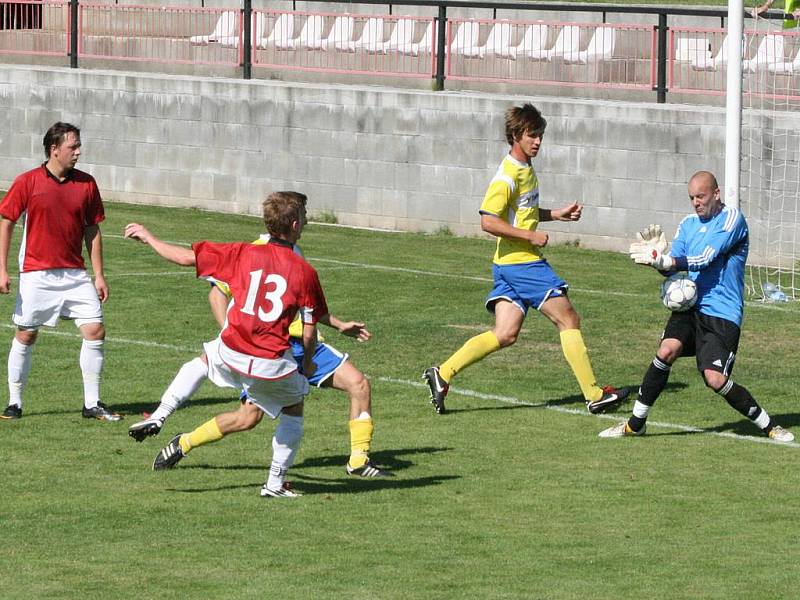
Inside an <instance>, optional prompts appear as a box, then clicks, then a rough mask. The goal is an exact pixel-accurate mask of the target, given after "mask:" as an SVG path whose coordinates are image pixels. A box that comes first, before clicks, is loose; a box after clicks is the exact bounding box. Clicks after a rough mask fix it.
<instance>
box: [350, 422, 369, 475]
mask: <svg viewBox="0 0 800 600" xmlns="http://www.w3.org/2000/svg"><path fill="white" fill-rule="evenodd" d="M347 425H348V426H349V427H350V460H349V461H348V463H349V464H350V466H351V467H352V468H353V469H357V468H358V467H360V466H363V465H364V464H366V462H367V460H368V459H369V445H370V443H372V431H373V430H374V428H375V427H374V425H373V423H372V418H368V419H353V420H352V421H349V422H348V423H347Z"/></svg>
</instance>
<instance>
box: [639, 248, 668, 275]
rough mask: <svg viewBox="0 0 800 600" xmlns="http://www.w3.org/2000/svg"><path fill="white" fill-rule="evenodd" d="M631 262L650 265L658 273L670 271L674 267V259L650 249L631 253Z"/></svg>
mask: <svg viewBox="0 0 800 600" xmlns="http://www.w3.org/2000/svg"><path fill="white" fill-rule="evenodd" d="M630 255H631V260H633V262H635V263H636V264H638V265H650V266H651V267H655V268H656V269H658V270H659V271H671V270H672V269H673V268H674V267H675V259H674V258H672V257H671V256H670V255H669V254H663V253H661V252H659V251H658V250H656V249H655V248H651V249H649V250H643V251H632V252H631V253H630Z"/></svg>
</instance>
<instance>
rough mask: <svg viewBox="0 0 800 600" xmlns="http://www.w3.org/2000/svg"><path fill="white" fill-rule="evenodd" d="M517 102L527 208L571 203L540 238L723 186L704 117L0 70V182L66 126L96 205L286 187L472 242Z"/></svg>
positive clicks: (677, 110) (630, 224)
mask: <svg viewBox="0 0 800 600" xmlns="http://www.w3.org/2000/svg"><path fill="white" fill-rule="evenodd" d="M524 101H533V102H534V103H535V104H536V105H537V106H538V107H539V108H540V109H541V110H542V112H543V113H544V115H545V116H546V118H547V120H548V130H547V134H546V137H545V142H544V145H543V150H542V152H541V154H540V156H539V157H538V158H537V159H536V160H535V166H536V169H537V172H538V175H539V179H540V182H541V189H542V199H543V206H545V207H557V206H561V205H563V204H565V203H567V202H571V201H573V200H577V201H579V202H582V203H584V204H585V206H586V208H585V211H584V218H583V219H582V221H581V222H579V223H576V224H569V225H567V224H560V223H551V224H548V225H547V229H548V230H549V231H553V232H555V233H554V239H555V241H574V240H579V241H580V243H581V244H582V245H585V246H589V247H596V248H610V249H622V248H625V247H627V243H628V242H627V240H628V238H630V237H631V235H632V232H634V231H636V230H637V229H639V228H641V227H642V226H644V225H646V224H647V223H650V222H660V223H662V224H663V225H664V226H665V227H666V228H667V229H668V230H670V231H671V230H674V226H675V225H676V224H677V223H678V221H679V220H680V219H681V218H682V217H683V216H684V215H685V214H686V213H687V212H688V211H689V208H690V207H689V203H688V200H687V197H686V180H687V178H688V177H689V176H690V175H691V173H693V172H694V171H695V170H697V169H701V168H702V169H710V170H712V171H715V172H716V173H717V174H718V175H719V177H720V179H722V176H723V172H722V171H723V165H724V157H723V153H724V150H723V148H724V112H723V110H721V109H719V108H714V107H689V106H676V105H652V104H635V103H625V102H612V101H598V100H572V99H564V98H553V97H547V98H543V97H542V98H531V97H521V96H505V95H504V96H500V95H491V94H483V93H465V92H441V93H433V92H423V91H414V90H406V89H402V90H401V89H391V88H378V87H355V86H336V85H330V84H328V85H322V84H319V85H318V84H289V83H284V82H270V81H261V80H259V81H255V80H251V81H244V80H240V79H212V78H197V77H183V76H168V75H156V74H140V73H130V72H127V73H126V72H118V71H95V70H92V71H87V70H70V69H65V68H47V67H31V66H16V65H2V66H0V115H1V116H0V187H7V186H8V185H9V184H10V183H11V181H12V179H13V178H14V177H15V176H16V175H17V174H19V173H20V172H22V171H24V170H26V169H29V168H31V167H33V166H35V165H36V164H38V163H39V162H41V161H42V159H43V158H42V157H43V154H42V147H41V139H42V136H43V134H44V131H45V130H46V129H47V127H49V126H50V125H51V124H52V123H53V122H55V121H57V120H65V121H70V122H74V123H75V124H77V125H79V126H80V127H81V128H82V130H83V142H84V152H83V157H82V159H81V163H80V165H81V166H82V168H83V169H85V170H86V171H88V172H90V173H92V174H93V175H94V176H95V177H96V178H97V180H98V183H99V185H100V189H101V191H102V193H103V195H104V197H105V198H107V199H109V200H119V201H125V202H136V203H147V204H158V205H169V206H191V207H200V208H206V209H211V210H218V211H229V212H238V213H247V214H258V213H259V212H260V202H261V200H262V199H263V197H264V196H265V195H266V194H267V193H268V192H269V191H272V190H276V189H298V190H300V191H303V192H305V193H307V194H308V195H309V197H310V209H311V213H312V214H313V213H320V212H323V211H325V212H333V213H334V214H335V215H336V216H337V218H338V220H339V222H340V223H343V224H350V225H359V226H371V227H382V228H390V229H397V230H410V231H435V230H437V229H439V228H441V227H445V226H446V227H448V228H449V229H450V230H451V231H453V232H454V233H457V234H477V233H479V226H478V213H477V210H478V206H479V205H480V202H481V199H482V197H483V193H484V191H485V188H486V185H487V183H488V182H489V180H490V179H491V177H492V176H493V174H494V172H495V170H496V168H497V165H498V164H499V162H500V160H501V159H502V157H503V156H504V155H505V153H506V152H507V149H508V146H507V144H506V142H505V136H504V119H503V112H504V111H505V110H506V108H508V107H509V106H511V105H512V104H519V103H521V102H524Z"/></svg>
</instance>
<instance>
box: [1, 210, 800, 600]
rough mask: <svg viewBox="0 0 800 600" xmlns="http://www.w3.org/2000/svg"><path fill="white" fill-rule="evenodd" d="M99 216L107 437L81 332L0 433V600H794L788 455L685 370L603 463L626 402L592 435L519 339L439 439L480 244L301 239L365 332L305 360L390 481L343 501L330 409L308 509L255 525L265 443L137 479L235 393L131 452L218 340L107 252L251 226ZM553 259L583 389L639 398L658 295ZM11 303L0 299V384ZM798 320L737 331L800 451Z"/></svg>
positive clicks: (368, 235) (177, 297)
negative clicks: (356, 383) (355, 411)
mask: <svg viewBox="0 0 800 600" xmlns="http://www.w3.org/2000/svg"><path fill="white" fill-rule="evenodd" d="M312 208H313V199H312ZM107 216H108V219H107V221H106V222H105V223H104V224H103V227H102V229H103V234H104V245H105V255H106V265H107V267H106V268H107V279H108V282H109V285H110V288H111V297H110V300H109V302H108V304H107V305H106V323H107V330H108V343H107V345H106V365H105V373H104V379H103V397H104V400H105V402H107V403H108V404H109V405H110V406H112V407H114V408H116V409H119V410H121V411H123V412H124V413H125V414H126V418H125V419H124V420H123V421H122V422H120V423H100V422H93V421H87V420H85V419H82V418H81V415H80V407H81V399H82V388H81V383H80V374H79V369H78V364H77V362H78V350H79V345H80V340H79V338H78V337H77V336H76V332H75V328H74V326H73V325H72V324H71V323H68V322H62V323H61V324H60V325H59V327H58V328H57V329H56V330H55V331H54V332H46V331H45V332H43V333H42V334H41V336H40V339H39V342H38V344H37V346H36V349H35V352H34V357H33V360H34V362H33V369H32V372H31V379H30V383H29V385H28V389H27V392H26V404H25V414H24V417H23V418H22V419H21V420H20V421H14V422H10V421H3V422H0V456H2V475H0V481H1V482H2V485H0V489H1V490H2V516H1V517H0V540H2V544H1V547H2V550H1V551H0V572H2V583H0V597H2V598H32V599H42V598H59V599H63V598H80V599H93V598H97V599H103V600H107V599H109V598H114V599H115V600H116V599H120V600H121V599H126V598H137V599H139V598H168V599H173V600H174V599H177V598H236V599H248V598H267V597H281V598H298V599H305V598H381V599H384V598H386V599H390V598H396V599H403V600H406V599H414V598H420V599H422V598H425V599H429V598H437V599H439V598H470V599H472V598H492V599H495V598H498V599H500V598H509V599H511V598H514V599H516V598H547V599H569V598H580V599H589V598H591V599H597V598H601V599H602V598H615V599H616V598H725V599H730V598H747V599H751V598H759V599H760V598H776V599H777V598H791V597H796V596H797V585H798V576H797V562H798V550H797V546H798V539H800V538H798V525H797V523H798V522H800V509H799V508H798V506H800V505H799V504H798V502H797V491H798V489H800V475H798V469H797V461H798V446H796V445H795V446H789V447H786V446H778V445H775V444H772V443H761V442H763V441H764V439H763V437H762V436H760V434H759V432H757V431H755V429H754V428H753V427H752V426H751V425H750V424H749V423H748V422H746V421H745V420H744V419H743V418H741V417H740V416H739V415H738V413H736V412H734V411H733V410H732V409H731V408H729V407H728V406H727V404H726V403H725V402H724V401H723V400H722V399H721V398H719V397H717V396H715V395H714V394H712V393H710V392H709V391H708V390H707V389H705V387H704V386H703V385H702V382H701V381H700V379H699V377H698V376H697V373H696V372H695V370H694V366H693V361H692V360H690V359H687V360H684V361H679V363H678V364H677V365H676V367H675V368H674V369H673V374H672V377H671V380H670V383H669V386H668V388H667V390H666V391H665V393H664V394H663V396H662V397H661V399H660V400H659V402H658V403H657V404H656V407H655V409H654V411H653V413H652V414H651V425H650V427H649V432H648V435H647V436H645V437H644V438H641V439H623V440H603V439H599V438H598V437H597V433H598V432H599V431H600V430H602V429H604V428H606V427H608V426H609V425H611V424H613V423H614V422H615V420H619V419H621V418H623V416H624V415H627V414H628V413H629V411H630V407H631V402H630V401H629V402H628V403H626V404H625V405H624V406H623V407H622V408H621V410H620V411H619V413H618V414H617V415H616V416H608V415H606V416H602V417H595V416H591V415H589V414H588V413H586V411H585V409H584V407H583V403H582V401H581V398H580V397H579V395H578V391H579V390H578V387H577V384H576V382H575V381H574V379H573V378H572V375H571V373H570V371H569V368H568V366H567V364H566V362H565V360H564V358H563V356H562V354H561V349H560V346H559V343H558V334H557V332H556V330H555V328H553V327H552V325H550V324H549V323H548V322H546V320H545V319H544V318H543V317H541V316H540V315H537V314H531V315H529V318H528V320H527V321H526V324H525V327H524V330H523V333H522V335H521V337H520V340H519V342H518V343H517V344H516V345H515V346H513V347H511V348H509V349H506V350H503V351H500V352H498V353H496V354H494V355H492V356H491V357H489V358H488V359H486V360H485V361H483V362H482V363H479V364H477V365H474V366H473V367H471V368H470V369H468V370H466V371H465V372H463V373H462V374H461V375H460V376H459V377H458V378H457V380H456V381H455V387H454V389H453V390H452V392H451V394H450V395H449V397H448V401H449V402H448V407H449V408H450V410H451V412H450V413H449V414H446V415H443V416H437V415H436V414H435V413H434V411H433V409H432V407H431V405H430V404H429V403H428V398H427V395H428V394H427V390H426V388H425V387H424V386H423V385H422V382H421V381H420V375H421V373H422V370H423V369H424V368H425V367H427V366H430V365H432V364H438V363H439V362H440V361H442V360H443V359H444V358H446V357H447V356H448V355H449V354H450V353H451V352H452V351H454V350H455V349H456V348H458V347H459V346H460V345H461V343H463V342H464V341H465V340H466V339H468V338H469V337H470V336H472V335H474V334H475V333H476V332H479V331H482V330H484V329H486V328H488V327H489V326H490V325H491V319H490V316H489V314H488V313H487V312H486V311H485V310H484V309H483V299H484V296H485V294H486V292H487V291H488V289H489V287H490V281H489V278H490V260H491V254H492V248H493V246H492V242H491V241H489V240H484V239H461V238H453V237H448V236H443V235H438V236H437V235H434V236H425V235H418V234H404V233H395V234H391V233H381V232H371V231H362V230H355V229H347V228H342V227H332V226H326V225H319V224H316V225H315V224H311V225H309V226H308V228H307V230H306V232H305V233H304V235H303V239H302V241H301V244H302V246H303V248H304V251H305V253H306V255H307V257H308V258H309V260H310V262H311V263H312V264H313V265H314V266H315V267H316V268H317V269H318V271H319V273H320V277H321V280H322V283H323V286H324V287H325V290H326V293H327V297H328V301H329V305H330V307H331V311H332V312H333V313H334V314H335V315H337V316H340V317H342V318H348V319H349V318H352V319H363V320H365V321H366V323H367V324H368V327H369V328H370V330H371V331H372V332H373V336H374V337H373V340H372V341H370V342H369V343H367V344H358V343H355V342H354V341H353V340H351V339H350V338H344V337H342V336H339V335H338V334H336V333H335V332H332V331H330V330H328V331H327V332H324V333H326V337H327V339H328V340H329V341H330V342H332V343H333V344H334V345H336V346H337V347H338V348H340V349H342V350H344V351H347V352H349V353H350V354H351V357H352V359H353V361H354V363H355V364H356V365H357V366H358V367H360V368H361V369H362V370H363V371H364V372H365V373H367V374H368V375H369V376H370V378H371V381H372V385H373V403H374V412H375V421H376V432H375V439H374V445H373V452H372V455H373V458H374V459H375V460H376V461H377V462H378V463H379V464H381V465H384V466H386V467H389V468H390V469H392V470H393V471H394V472H395V473H396V477H395V478H393V479H390V480H380V481H361V480H353V479H350V478H348V477H347V475H346V474H345V472H344V463H345V460H346V457H347V454H348V450H349V438H348V433H347V425H346V421H347V400H346V397H345V396H344V395H343V394H341V393H339V392H334V391H330V390H322V391H320V390H314V391H312V393H311V395H310V396H309V397H308V399H307V404H306V417H307V418H306V434H305V438H304V441H303V446H302V448H301V450H300V453H299V456H298V459H297V462H296V465H295V467H294V468H293V469H292V470H291V471H290V477H289V479H290V480H291V481H293V483H294V484H295V487H296V488H297V489H298V490H299V491H301V492H302V493H303V494H304V496H303V497H302V498H298V499H287V500H274V499H273V500H264V499H262V498H260V497H259V494H258V490H259V487H260V486H261V484H262V483H263V481H264V479H265V476H266V470H267V465H268V461H269V457H270V453H271V448H270V438H271V435H272V431H273V424H272V423H270V422H268V421H266V420H265V421H263V422H262V423H261V425H260V426H259V427H258V428H256V429H255V430H253V431H251V432H248V433H245V434H238V435H233V436H230V437H229V438H226V439H224V440H222V441H221V442H219V443H216V444H213V445H209V446H206V447H203V448H200V449H197V450H196V451H194V452H193V453H192V454H190V455H189V456H188V457H187V458H186V459H184V461H183V462H182V463H181V464H180V465H179V466H178V467H177V468H176V469H174V470H172V471H167V472H158V473H156V472H153V471H151V470H150V464H151V462H152V459H153V456H154V455H155V453H156V452H157V450H158V449H159V448H160V447H161V446H162V445H164V444H165V443H166V442H167V441H168V440H169V438H170V437H171V436H172V435H173V434H174V433H176V432H179V431H186V430H189V429H191V428H193V427H195V426H196V425H199V424H200V423H202V422H203V421H205V420H207V419H209V418H210V417H212V416H213V415H214V414H216V413H218V412H222V411H224V410H228V409H233V408H234V407H235V406H236V393H235V392H233V391H231V390H220V389H216V388H214V387H213V386H212V385H211V384H208V383H206V384H204V385H203V387H202V388H201V389H200V391H199V392H198V393H197V395H196V397H195V398H194V400H193V401H192V402H190V403H188V404H187V406H186V407H185V408H183V409H181V410H180V411H179V412H177V413H176V414H175V415H174V416H173V417H172V419H171V420H170V421H169V422H168V423H167V426H166V428H165V431H164V432H162V434H161V435H160V436H159V437H157V438H151V439H149V440H147V441H145V442H144V443H142V444H137V443H135V442H134V441H133V440H132V439H131V438H129V437H128V436H127V427H128V425H130V424H131V423H133V422H134V421H135V420H137V417H138V416H139V415H140V413H141V412H142V411H144V410H150V409H152V407H154V406H155V404H156V403H157V401H158V399H159V397H160V395H161V393H162V392H163V390H164V389H165V387H166V386H167V384H168V383H169V381H170V380H171V379H172V377H173V375H174V374H175V373H176V372H177V370H178V368H179V367H180V365H181V364H182V363H183V362H185V361H187V360H189V359H190V358H191V357H192V356H194V355H196V354H198V353H199V349H200V345H201V343H202V342H203V341H206V340H209V339H211V338H213V337H214V335H215V334H216V330H215V327H214V322H213V319H212V317H211V314H210V312H209V310H208V305H207V301H206V294H207V290H208V287H207V285H206V284H204V283H202V282H199V281H197V280H196V279H195V278H194V277H193V272H192V270H191V269H181V268H180V267H177V266H174V265H171V264H169V263H166V262H165V261H162V260H161V259H159V258H158V257H157V256H156V255H155V254H154V253H153V252H152V251H151V250H150V249H149V248H147V247H146V246H144V245H141V244H138V243H134V242H131V241H127V240H123V239H122V237H121V233H122V228H123V226H124V224H125V223H128V222H130V221H134V220H136V221H139V222H142V223H144V224H145V225H147V226H150V227H152V229H153V230H154V232H155V233H156V234H157V235H159V236H160V237H162V238H163V239H167V240H173V241H176V242H181V243H188V242H191V241H195V240H199V239H212V240H218V241H232V240H250V239H253V238H255V237H256V236H257V235H258V234H259V233H260V232H261V223H260V221H259V220H258V219H255V218H252V217H245V216H231V215H219V214H213V213H207V212H199V211H191V210H177V209H164V208H152V207H140V206H132V205H125V204H115V203H109V204H108V205H107ZM19 237H20V235H19V231H17V232H16V233H15V239H14V242H15V243H14V247H13V248H12V254H13V253H15V252H16V247H17V244H18V243H19ZM547 255H548V258H549V259H550V261H551V263H552V264H553V265H554V267H555V268H556V270H557V271H558V272H559V274H560V275H561V276H562V277H564V278H565V279H566V280H567V281H569V282H570V284H571V288H572V291H571V296H572V298H573V302H574V304H575V306H576V308H577V309H578V311H579V313H580V314H581V316H582V321H583V331H584V336H585V339H586V342H587V345H588V346H589V351H590V356H591V359H592V361H593V364H594V367H595V371H596V373H597V374H598V379H599V380H600V383H601V384H606V383H611V384H614V385H618V386H621V385H625V386H633V387H636V386H638V384H639V382H640V379H641V377H642V375H643V373H644V371H645V369H646V367H647V365H648V363H649V362H650V360H651V358H652V356H653V352H654V351H655V348H656V346H657V340H658V337H659V335H660V332H661V329H662V326H663V323H664V321H665V318H666V316H667V312H666V310H665V309H664V308H663V307H662V306H661V305H660V303H659V300H658V293H657V290H658V283H659V280H660V277H659V276H658V274H657V273H655V272H654V271H652V270H650V269H647V268H642V267H636V266H634V265H632V264H631V263H630V261H629V260H628V258H627V257H626V256H625V255H621V254H613V253H605V252H594V251H588V250H584V249H579V248H574V247H572V248H567V247H554V248H551V249H549V250H548V252H547ZM12 262H13V261H12ZM14 284H16V280H15V281H14ZM13 300H14V294H13V293H12V294H11V295H10V296H4V297H2V298H0V312H1V313H3V314H5V315H6V320H5V324H4V325H3V329H2V330H3V331H5V336H6V342H5V343H4V344H3V345H2V348H3V350H2V356H3V359H2V360H1V361H0V362H2V363H3V364H5V352H6V351H7V348H8V344H9V343H10V339H11V336H12V331H13V330H12V327H11V322H10V315H11V312H12V309H13ZM798 317H800V307H799V306H798V305H797V304H790V305H781V306H759V305H756V304H749V305H748V308H747V314H746V320H745V325H744V332H743V337H742V343H741V347H740V352H739V356H738V360H737V364H736V369H735V371H734V376H735V379H736V380H737V381H739V382H740V383H742V384H744V385H745V386H747V387H748V388H749V389H750V390H751V391H752V392H753V394H754V395H755V396H756V397H757V398H758V399H759V400H760V401H761V402H762V404H763V405H764V406H765V408H766V409H767V410H768V411H769V412H770V413H771V414H772V415H773V417H774V418H775V419H776V421H777V422H778V423H780V424H781V425H784V426H786V427H789V428H795V429H797V430H798V431H797V433H800V427H798V424H800V411H798V393H797V381H798V379H797V372H798V368H799V367H800V358H798V353H797V351H796V344H797V340H798V339H800V318H798ZM6 397H7V396H5V395H4V398H6ZM3 402H4V401H3Z"/></svg>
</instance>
